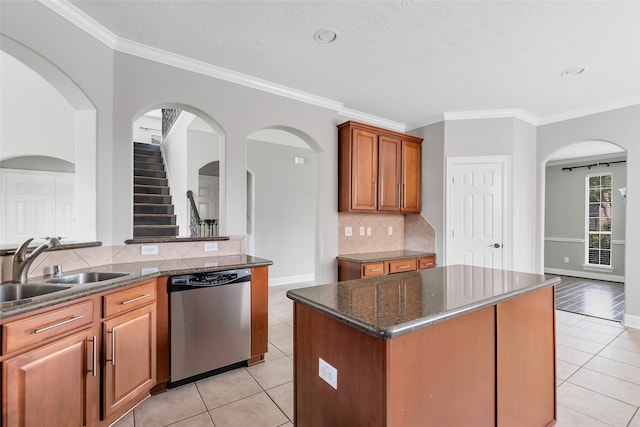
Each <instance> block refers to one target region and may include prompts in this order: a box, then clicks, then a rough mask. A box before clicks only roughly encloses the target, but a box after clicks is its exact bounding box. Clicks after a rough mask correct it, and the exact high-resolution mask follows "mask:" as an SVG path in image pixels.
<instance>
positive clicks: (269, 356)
mask: <svg viewBox="0 0 640 427" xmlns="http://www.w3.org/2000/svg"><path fill="white" fill-rule="evenodd" d="M268 348H269V351H267V353H266V354H265V355H264V360H265V361H269V360H276V359H280V358H281V357H285V356H286V354H284V353H283V352H281V351H280V350H278V348H277V347H276V346H275V345H273V344H271V343H269V347H268Z"/></svg>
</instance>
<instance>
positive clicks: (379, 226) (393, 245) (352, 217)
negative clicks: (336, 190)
mask: <svg viewBox="0 0 640 427" xmlns="http://www.w3.org/2000/svg"><path fill="white" fill-rule="evenodd" d="M347 227H351V236H345V228H347ZM361 227H363V231H364V233H363V234H364V235H361V233H360V231H361ZM389 227H391V230H392V234H391V235H389ZM369 230H370V231H371V235H369ZM403 249H407V250H416V251H424V252H434V251H435V230H434V229H433V227H432V226H431V225H430V224H429V223H428V222H427V221H426V220H425V219H424V218H423V217H422V215H403V214H379V213H376V214H371V213H339V214H338V255H346V254H355V253H367V252H383V251H397V250H403Z"/></svg>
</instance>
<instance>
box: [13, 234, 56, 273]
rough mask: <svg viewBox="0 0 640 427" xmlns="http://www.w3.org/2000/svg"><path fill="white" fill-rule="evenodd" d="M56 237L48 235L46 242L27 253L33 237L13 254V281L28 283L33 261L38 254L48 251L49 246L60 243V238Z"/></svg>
mask: <svg viewBox="0 0 640 427" xmlns="http://www.w3.org/2000/svg"><path fill="white" fill-rule="evenodd" d="M58 239H59V238H56V237H47V240H46V242H44V243H43V244H41V245H40V246H38V247H37V248H35V249H34V250H33V251H31V253H29V254H27V248H28V247H29V243H31V241H32V240H33V239H29V240H27V241H25V242H24V243H23V244H21V245H20V247H19V248H18V250H17V251H16V253H15V255H14V256H13V281H14V282H19V283H27V277H28V276H29V267H30V266H31V263H32V262H33V260H34V259H36V257H37V256H38V255H40V254H41V253H42V252H44V251H46V250H47V249H49V248H55V247H56V246H59V245H60V240H58Z"/></svg>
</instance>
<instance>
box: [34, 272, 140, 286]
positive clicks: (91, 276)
mask: <svg viewBox="0 0 640 427" xmlns="http://www.w3.org/2000/svg"><path fill="white" fill-rule="evenodd" d="M128 275H129V273H112V272H102V271H90V272H87V273H78V274H72V275H69V276H61V277H54V278H53V279H49V280H47V281H46V282H47V283H66V284H69V285H79V284H83V283H94V282H102V281H104V280H111V279H117V278H118V277H124V276H128Z"/></svg>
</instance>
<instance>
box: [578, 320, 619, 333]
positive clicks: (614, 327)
mask: <svg viewBox="0 0 640 427" xmlns="http://www.w3.org/2000/svg"><path fill="white" fill-rule="evenodd" d="M575 326H576V327H578V328H582V329H588V330H590V331H596V332H600V333H603V334H607V335H613V336H618V335H620V334H621V333H622V332H624V327H623V326H622V325H620V324H619V323H617V322H611V321H608V323H602V322H594V321H593V320H591V318H589V319H584V320H583V321H581V322H578V323H576V324H575Z"/></svg>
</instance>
